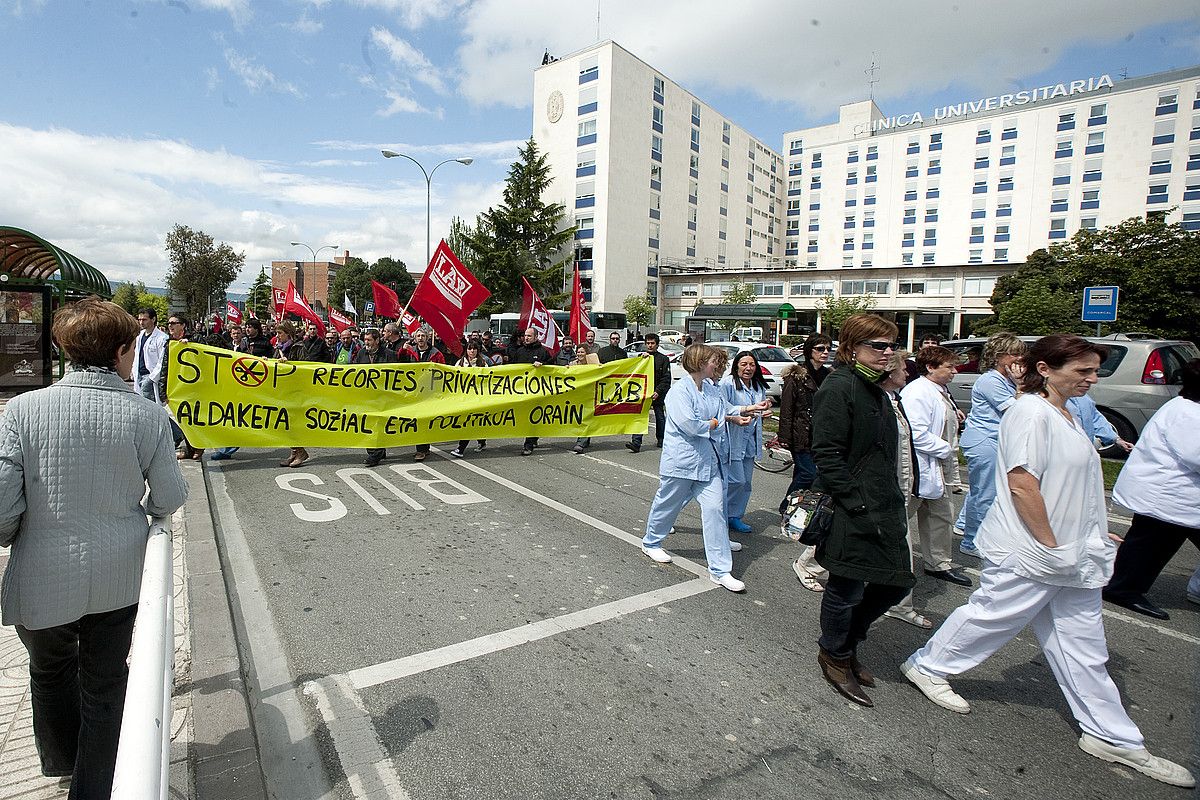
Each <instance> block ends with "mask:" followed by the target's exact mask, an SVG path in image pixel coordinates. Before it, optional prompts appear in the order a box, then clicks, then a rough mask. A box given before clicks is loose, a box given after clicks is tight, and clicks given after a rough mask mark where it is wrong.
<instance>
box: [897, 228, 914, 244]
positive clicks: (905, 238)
mask: <svg viewBox="0 0 1200 800" xmlns="http://www.w3.org/2000/svg"><path fill="white" fill-rule="evenodd" d="M914 235H915V234H914V233H913V231H904V233H903V234H902V237H901V239H900V246H901V247H912V246H913V237H914Z"/></svg>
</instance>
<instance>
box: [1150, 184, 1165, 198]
mask: <svg viewBox="0 0 1200 800" xmlns="http://www.w3.org/2000/svg"><path fill="white" fill-rule="evenodd" d="M1146 202H1147V203H1165V202H1167V184H1165V183H1155V184H1151V185H1150V196H1149V197H1147V198H1146Z"/></svg>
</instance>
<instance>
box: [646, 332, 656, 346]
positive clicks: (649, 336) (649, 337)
mask: <svg viewBox="0 0 1200 800" xmlns="http://www.w3.org/2000/svg"><path fill="white" fill-rule="evenodd" d="M646 341H647V342H650V341H653V342H654V343H656V344H657V343H658V334H657V333H647V334H646Z"/></svg>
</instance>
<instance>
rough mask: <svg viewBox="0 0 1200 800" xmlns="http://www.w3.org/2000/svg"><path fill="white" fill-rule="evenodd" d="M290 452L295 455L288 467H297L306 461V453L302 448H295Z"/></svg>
mask: <svg viewBox="0 0 1200 800" xmlns="http://www.w3.org/2000/svg"><path fill="white" fill-rule="evenodd" d="M292 452H293V453H295V455H294V456H292V460H291V462H290V463H289V464H288V466H289V467H298V466H300V465H301V464H303V463H304V462H305V461H308V451H307V450H305V449H304V448H303V447H297V448H296V449H295V450H293V451H292Z"/></svg>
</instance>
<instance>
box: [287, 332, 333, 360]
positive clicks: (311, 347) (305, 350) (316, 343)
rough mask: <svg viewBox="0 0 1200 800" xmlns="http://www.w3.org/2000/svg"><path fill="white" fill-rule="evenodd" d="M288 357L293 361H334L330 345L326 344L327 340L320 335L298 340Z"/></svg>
mask: <svg viewBox="0 0 1200 800" xmlns="http://www.w3.org/2000/svg"><path fill="white" fill-rule="evenodd" d="M288 358H289V359H290V360H291V361H316V362H319V363H322V364H328V363H330V362H331V361H333V357H332V356H331V355H330V354H329V345H327V344H325V340H324V339H322V338H321V337H320V336H314V337H313V338H311V339H301V340H300V341H298V342H296V344H294V345H293V346H292V349H291V351H290V352H289V353H288Z"/></svg>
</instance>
